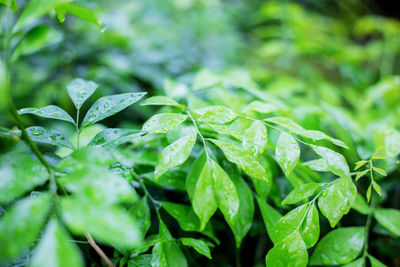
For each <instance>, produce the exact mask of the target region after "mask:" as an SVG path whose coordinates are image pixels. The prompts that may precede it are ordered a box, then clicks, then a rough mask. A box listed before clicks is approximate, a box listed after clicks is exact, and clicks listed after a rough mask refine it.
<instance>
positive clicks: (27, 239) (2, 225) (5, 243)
mask: <svg viewBox="0 0 400 267" xmlns="http://www.w3.org/2000/svg"><path fill="white" fill-rule="evenodd" d="M50 205H51V202H50V196H49V195H47V194H40V195H38V196H37V197H35V198H25V199H22V200H20V201H18V202H16V203H15V204H14V205H13V206H12V207H11V208H10V210H9V211H8V212H7V213H6V214H5V215H4V216H2V217H1V220H0V262H2V261H4V260H7V259H13V258H16V257H17V256H18V255H20V254H21V253H22V252H24V251H25V250H27V249H28V248H29V246H30V245H31V244H32V243H33V242H34V241H35V240H36V239H37V238H38V236H39V233H40V231H41V230H42V226H43V225H44V223H45V220H46V217H47V214H48V213H49V211H50Z"/></svg>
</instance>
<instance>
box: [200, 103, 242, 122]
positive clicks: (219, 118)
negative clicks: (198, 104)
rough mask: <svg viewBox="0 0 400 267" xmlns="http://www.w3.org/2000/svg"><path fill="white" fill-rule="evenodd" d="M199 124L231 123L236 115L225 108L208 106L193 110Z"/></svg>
mask: <svg viewBox="0 0 400 267" xmlns="http://www.w3.org/2000/svg"><path fill="white" fill-rule="evenodd" d="M193 112H194V113H195V114H197V115H198V116H199V118H198V120H199V121H201V122H210V123H219V124H224V123H227V122H230V121H233V120H234V119H235V118H236V117H237V114H236V113H234V112H233V111H232V110H231V109H230V108H227V107H225V106H208V107H204V108H199V109H195V110H193Z"/></svg>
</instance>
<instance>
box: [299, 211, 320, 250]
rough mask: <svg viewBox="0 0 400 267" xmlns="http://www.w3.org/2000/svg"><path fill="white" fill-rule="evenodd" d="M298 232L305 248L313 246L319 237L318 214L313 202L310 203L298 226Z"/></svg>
mask: <svg viewBox="0 0 400 267" xmlns="http://www.w3.org/2000/svg"><path fill="white" fill-rule="evenodd" d="M300 234H301V237H302V238H303V241H304V243H305V244H306V247H307V248H311V247H313V246H314V245H315V244H316V243H317V241H318V238H319V216H318V210H317V208H316V207H315V205H314V204H311V205H310V208H309V210H308V212H307V215H306V218H305V220H304V221H303V224H302V225H301V227H300Z"/></svg>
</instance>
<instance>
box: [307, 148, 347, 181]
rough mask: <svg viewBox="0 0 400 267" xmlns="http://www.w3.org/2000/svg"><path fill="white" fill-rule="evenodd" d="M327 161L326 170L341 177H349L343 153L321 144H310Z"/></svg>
mask: <svg viewBox="0 0 400 267" xmlns="http://www.w3.org/2000/svg"><path fill="white" fill-rule="evenodd" d="M310 146H311V148H312V149H313V150H314V151H315V153H317V154H318V155H320V156H321V157H322V158H323V159H324V160H325V161H326V163H327V165H328V170H330V171H331V172H332V173H334V174H336V175H337V176H339V177H341V178H349V179H350V169H349V166H348V165H347V162H346V160H345V158H344V157H343V155H341V154H339V153H337V152H335V151H333V150H330V149H329V148H326V147H322V146H314V145H310Z"/></svg>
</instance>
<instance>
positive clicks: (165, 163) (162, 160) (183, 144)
mask: <svg viewBox="0 0 400 267" xmlns="http://www.w3.org/2000/svg"><path fill="white" fill-rule="evenodd" d="M195 143H196V134H192V135H187V136H184V137H182V138H179V139H178V140H177V141H175V142H174V143H172V144H170V145H169V146H167V147H166V148H164V149H163V150H162V151H161V153H160V155H159V157H158V163H157V167H156V170H155V171H154V179H158V178H159V177H160V176H161V175H163V174H164V173H165V172H166V171H168V170H169V169H171V168H173V167H176V166H179V165H181V164H182V163H184V162H185V161H186V160H187V158H188V157H189V156H190V153H191V152H192V149H193V146H194V144H195Z"/></svg>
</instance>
